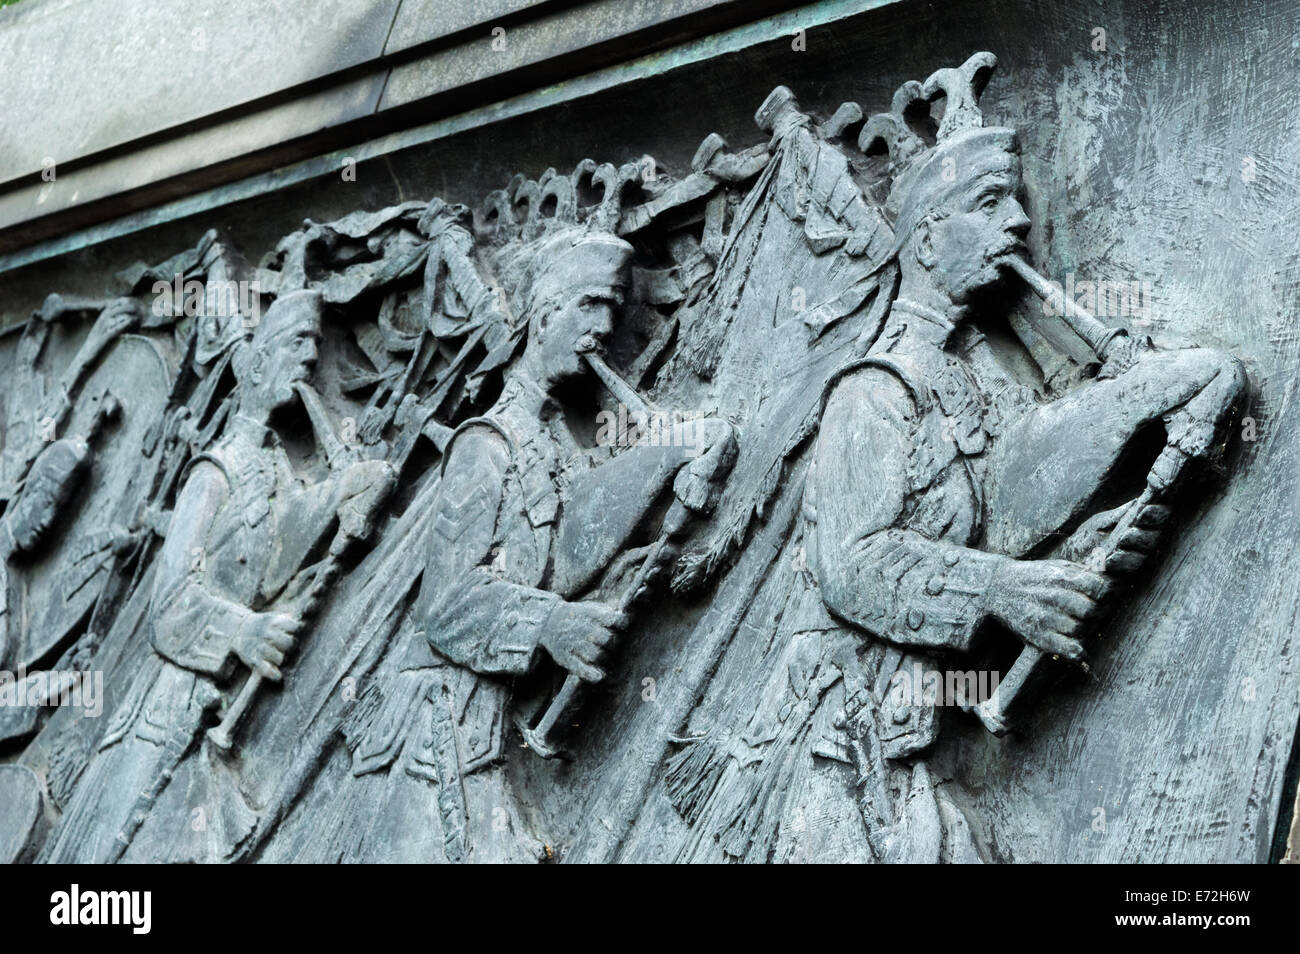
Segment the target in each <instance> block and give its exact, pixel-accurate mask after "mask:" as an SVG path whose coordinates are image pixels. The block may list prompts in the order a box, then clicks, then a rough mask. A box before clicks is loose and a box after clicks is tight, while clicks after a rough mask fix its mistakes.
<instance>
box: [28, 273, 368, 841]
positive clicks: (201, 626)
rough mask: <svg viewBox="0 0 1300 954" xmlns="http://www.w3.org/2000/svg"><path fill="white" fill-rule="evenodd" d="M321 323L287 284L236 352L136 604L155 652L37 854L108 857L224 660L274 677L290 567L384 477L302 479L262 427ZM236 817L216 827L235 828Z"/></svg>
mask: <svg viewBox="0 0 1300 954" xmlns="http://www.w3.org/2000/svg"><path fill="white" fill-rule="evenodd" d="M320 322H321V301H320V296H319V294H318V293H316V292H311V291H300V292H293V293H290V294H287V295H285V296H283V297H281V298H280V299H278V300H277V301H276V302H275V303H274V304H273V305H272V306H271V308H269V309H268V310H267V312H266V313H265V315H263V317H262V320H261V321H260V323H259V324H258V325H257V328H256V329H255V331H254V333H253V336H252V339H251V340H250V341H249V342H248V344H247V345H245V346H243V350H242V351H241V352H239V354H238V355H237V358H236V362H235V369H236V377H237V379H238V394H237V402H238V403H237V409H236V411H235V413H234V414H233V415H232V418H231V420H230V422H229V424H228V425H227V427H226V430H225V433H224V435H223V436H222V438H221V439H220V440H219V441H218V442H217V443H216V445H215V446H214V447H213V448H212V449H211V450H210V451H208V452H207V453H204V454H202V455H200V456H199V457H197V458H196V459H195V460H194V462H193V463H192V464H191V466H190V469H189V472H188V474H187V476H186V479H185V482H184V485H183V488H182V490H181V492H180V494H179V497H178V499H177V501H176V507H175V510H174V512H173V516H172V520H171V524H170V527H169V529H168V533H167V537H166V540H165V543H164V545H163V549H162V552H161V555H160V558H159V565H158V568H157V572H156V577H155V582H154V589H153V594H152V599H151V603H150V606H149V610H148V618H149V619H150V621H151V643H152V647H153V650H154V652H153V653H152V654H150V656H149V659H148V663H147V664H146V665H145V666H144V667H143V669H142V670H141V671H140V673H139V674H138V676H137V677H136V679H135V681H134V682H133V684H132V686H131V688H130V690H129V691H128V693H127V695H126V698H125V699H124V700H123V701H122V703H121V704H120V705H119V707H118V708H117V710H116V712H115V713H114V715H113V717H112V719H111V721H110V724H109V726H108V729H107V731H106V733H105V735H104V737H103V739H102V740H101V743H100V751H99V753H98V755H97V756H96V757H95V759H94V760H93V761H92V763H91V765H90V766H89V767H88V769H87V771H86V772H85V774H84V775H83V777H82V779H81V781H80V783H79V785H78V787H77V789H76V791H75V793H74V795H73V798H72V800H71V802H70V804H69V805H68V806H67V807H66V809H65V811H64V813H63V816H62V818H61V820H60V822H59V825H58V827H57V828H56V829H55V830H54V832H52V834H51V837H50V840H49V841H48V842H47V844H46V848H45V850H44V852H43V855H44V860H48V861H79V862H103V861H114V860H117V859H118V858H119V857H120V856H121V855H122V854H123V853H124V852H125V851H126V850H127V849H128V848H129V847H130V845H131V841H132V839H133V837H134V836H135V834H136V832H137V831H138V830H139V828H140V826H141V825H142V824H143V822H144V821H145V818H146V815H147V812H148V810H149V808H150V807H151V806H152V803H153V801H154V800H155V799H156V798H157V796H158V795H159V794H160V793H161V792H162V790H163V788H164V787H165V786H166V784H167V782H168V781H169V780H170V778H171V776H172V774H173V773H174V772H175V771H176V770H177V767H178V766H179V765H180V763H181V761H182V759H184V758H185V756H186V754H187V753H188V752H189V751H190V750H191V748H192V747H193V745H194V743H195V742H196V740H198V739H199V738H200V728H201V727H202V726H203V725H204V723H205V721H206V720H207V719H208V718H209V714H210V713H211V712H213V710H215V709H216V708H217V706H218V705H219V704H220V703H221V702H222V700H223V696H224V691H223V690H224V688H225V683H226V681H227V680H228V679H229V677H230V674H231V669H232V664H233V663H234V661H235V660H236V659H238V660H240V661H242V662H243V664H244V665H246V666H248V667H249V668H250V669H251V670H253V671H255V672H257V673H259V674H260V675H261V676H262V677H263V678H266V679H270V680H274V681H279V680H280V679H281V670H280V667H281V666H282V665H283V664H284V661H285V658H286V656H287V654H288V653H289V651H290V650H291V649H292V648H293V644H294V634H295V633H296V632H297V631H298V629H299V627H300V625H301V622H302V620H301V614H300V609H301V608H300V607H298V606H296V605H295V603H294V602H293V599H292V595H291V594H292V591H293V588H294V583H295V579H294V578H295V576H297V574H298V571H299V570H300V569H301V567H302V565H303V563H304V561H305V559H306V558H307V556H308V555H309V554H310V553H311V552H312V551H313V550H314V549H315V548H316V547H317V545H318V544H319V543H320V542H321V541H322V540H323V538H324V535H325V534H326V533H327V532H328V531H329V530H330V528H331V527H332V526H333V525H334V523H335V522H336V516H337V515H338V513H339V512H340V510H341V509H342V508H344V507H345V506H347V507H352V508H355V507H357V506H363V507H366V508H368V509H370V510H373V509H374V508H375V507H376V506H377V505H378V504H379V503H382V501H383V499H384V498H385V496H386V495H387V493H388V491H389V490H390V489H391V487H392V484H393V475H392V471H391V468H390V467H389V466H388V465H387V464H385V463H384V462H382V461H377V462H376V461H367V462H360V463H355V464H351V465H350V466H348V467H347V468H346V469H344V470H342V471H341V472H340V473H338V474H337V475H334V476H331V477H329V478H327V479H326V480H324V481H322V482H320V483H316V484H312V485H306V484H304V483H303V482H302V481H301V480H300V479H299V478H298V477H297V476H296V475H295V474H294V471H293V469H292V467H291V465H290V462H289V459H288V457H287V455H286V453H285V451H284V449H283V447H282V446H281V445H280V443H279V439H278V437H277V436H276V434H275V432H274V430H272V428H271V426H270V424H271V419H272V414H273V413H274V412H276V411H277V410H279V409H281V408H283V407H285V406H286V405H288V404H290V403H292V402H294V401H295V400H297V397H298V390H297V388H299V387H302V386H305V385H306V384H307V382H308V381H309V379H310V377H311V374H312V371H313V368H314V366H315V363H316V356H317V347H318V343H319V339H320V331H321V328H320ZM228 808H229V806H224V807H223V810H222V811H214V812H213V813H212V814H213V823H214V825H216V824H217V823H218V821H219V820H220V819H223V818H224V819H227V820H229V819H230V818H231V817H232V816H233V817H235V818H238V817H239V813H238V811H235V812H231V811H227V810H226V809H228ZM249 821H251V819H243V820H242V821H238V820H237V821H234V822H231V823H230V824H231V825H233V829H232V830H229V831H221V832H218V833H217V834H218V836H219V837H222V838H230V839H235V840H237V839H238V838H239V837H240V834H241V832H240V831H239V830H238V828H239V827H240V826H241V825H245V824H247V823H248V822H249ZM172 860H174V859H172ZM198 860H204V856H203V855H201V856H200V858H199V859H198Z"/></svg>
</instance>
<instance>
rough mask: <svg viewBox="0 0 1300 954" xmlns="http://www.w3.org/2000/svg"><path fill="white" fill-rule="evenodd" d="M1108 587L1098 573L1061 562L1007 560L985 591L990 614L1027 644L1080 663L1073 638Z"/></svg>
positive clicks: (1080, 655) (1078, 648)
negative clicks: (986, 591)
mask: <svg viewBox="0 0 1300 954" xmlns="http://www.w3.org/2000/svg"><path fill="white" fill-rule="evenodd" d="M1109 585H1110V583H1109V581H1108V580H1107V579H1106V577H1104V576H1102V575H1101V574H1099V573H1093V572H1092V571H1091V570H1088V569H1085V568H1084V567H1081V566H1079V565H1078V564H1077V563H1070V562H1068V561H1066V560H1007V561H1006V562H1005V563H1003V564H1002V567H1001V569H1000V570H999V572H998V573H997V575H996V576H995V577H994V580H993V585H992V586H991V587H990V588H989V593H988V597H987V603H986V604H985V605H986V609H987V610H988V613H989V615H990V616H992V617H993V618H994V619H997V620H998V621H999V622H1001V623H1003V624H1004V625H1006V626H1007V627H1008V628H1009V629H1011V630H1012V631H1013V632H1015V633H1016V634H1017V635H1018V636H1019V637H1020V638H1021V639H1023V640H1024V641H1025V643H1026V644H1028V645H1030V646H1034V647H1037V648H1038V649H1041V650H1042V651H1043V652H1045V653H1051V654H1052V655H1059V656H1064V657H1065V658H1066V659H1070V660H1073V661H1075V662H1080V661H1082V660H1083V656H1084V653H1083V644H1082V643H1080V642H1079V641H1078V640H1077V639H1075V638H1074V636H1075V633H1076V632H1078V629H1079V626H1080V624H1081V623H1082V622H1083V620H1084V619H1086V618H1087V617H1088V615H1089V614H1091V613H1092V611H1093V609H1094V608H1095V607H1096V605H1097V600H1099V599H1100V598H1101V597H1102V596H1103V595H1104V594H1105V592H1106V589H1107V587H1108V586H1109Z"/></svg>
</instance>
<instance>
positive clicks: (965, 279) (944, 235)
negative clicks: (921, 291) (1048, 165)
mask: <svg viewBox="0 0 1300 954" xmlns="http://www.w3.org/2000/svg"><path fill="white" fill-rule="evenodd" d="M1019 189H1020V176H1019V172H1018V170H1017V169H1014V168H1008V169H1002V170H999V171H996V172H989V173H986V174H984V175H981V176H978V177H975V178H974V179H973V180H972V181H970V182H969V183H968V184H966V185H965V187H964V188H960V189H957V190H955V191H954V192H953V193H952V194H951V195H950V196H949V197H948V199H947V201H945V202H944V203H943V205H942V206H941V207H940V208H939V209H937V210H935V212H934V213H933V214H932V215H931V216H930V217H928V218H927V219H926V220H925V221H923V222H922V223H921V225H920V226H919V227H918V235H917V244H916V252H917V258H918V259H919V260H920V261H921V263H922V264H923V265H925V266H926V267H927V268H928V269H930V270H931V271H932V272H934V273H935V278H936V280H937V281H939V282H941V283H942V285H943V287H944V290H945V291H946V292H947V293H948V296H949V297H950V298H951V299H952V301H953V302H954V303H955V304H959V305H960V304H963V303H964V302H966V301H967V300H968V299H969V297H970V296H971V294H972V293H973V292H976V291H979V290H980V289H982V288H987V287H988V286H990V285H992V284H994V283H995V282H997V281H998V279H999V277H1000V269H1001V267H1002V265H1003V264H1004V263H1005V262H1006V260H1007V258H1008V257H1010V256H1013V255H1022V254H1024V252H1025V244H1024V238H1025V235H1026V234H1027V233H1028V231H1029V225H1030V223H1029V217H1028V216H1026V215H1025V210H1024V209H1023V208H1022V207H1021V205H1020V201H1019V200H1018V199H1017V198H1016V195H1017V193H1018V191H1019Z"/></svg>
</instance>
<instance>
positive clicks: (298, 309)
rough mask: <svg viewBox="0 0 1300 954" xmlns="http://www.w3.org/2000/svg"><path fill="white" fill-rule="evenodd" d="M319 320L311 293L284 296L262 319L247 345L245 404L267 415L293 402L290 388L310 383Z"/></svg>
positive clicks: (317, 300) (316, 301) (318, 308)
mask: <svg viewBox="0 0 1300 954" xmlns="http://www.w3.org/2000/svg"><path fill="white" fill-rule="evenodd" d="M320 316H321V306H320V298H319V296H318V295H317V294H316V293H315V292H296V293H294V294H293V295H290V296H286V297H285V298H284V299H281V300H280V301H277V302H276V303H275V304H274V305H272V306H271V308H270V309H269V310H268V311H267V312H266V314H265V315H263V316H262V321H261V323H260V324H259V325H258V327H257V330H256V331H255V332H254V333H253V341H252V343H251V345H250V347H251V349H252V358H251V360H250V363H249V380H248V381H247V382H245V383H246V385H247V395H246V398H245V400H246V401H250V402H252V403H254V404H256V405H257V406H258V409H259V410H261V411H264V412H267V413H269V412H271V411H274V410H276V409H277V408H281V407H284V406H285V405H287V404H290V403H292V402H293V401H294V400H296V399H297V396H298V394H297V391H295V390H294V385H296V384H299V383H303V382H307V381H310V380H311V376H312V373H313V372H314V371H315V369H316V359H317V357H318V354H319V348H320V338H321V318H320Z"/></svg>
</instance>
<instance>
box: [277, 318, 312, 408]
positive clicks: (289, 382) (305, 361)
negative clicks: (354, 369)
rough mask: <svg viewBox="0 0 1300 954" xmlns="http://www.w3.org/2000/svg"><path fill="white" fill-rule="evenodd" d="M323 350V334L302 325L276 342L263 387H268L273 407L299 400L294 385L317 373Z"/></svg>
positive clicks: (307, 379)
mask: <svg viewBox="0 0 1300 954" xmlns="http://www.w3.org/2000/svg"><path fill="white" fill-rule="evenodd" d="M319 348H320V331H319V329H316V328H311V327H309V326H306V325H303V326H301V327H299V328H297V329H295V330H294V332H293V333H292V334H290V335H289V336H288V337H285V338H281V339H279V340H278V341H276V342H275V345H274V346H273V347H272V348H271V349H270V353H269V354H268V355H267V357H266V361H265V363H264V364H263V373H264V375H265V378H264V383H265V384H266V385H267V386H268V389H269V394H270V399H271V402H272V403H271V407H273V408H278V407H283V406H284V405H286V404H288V403H290V402H291V401H293V400H294V398H295V397H297V392H296V391H295V390H294V389H293V386H294V385H295V384H298V383H301V382H307V381H310V380H311V376H312V373H313V372H314V371H315V370H316V358H317V356H318V354H319Z"/></svg>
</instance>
